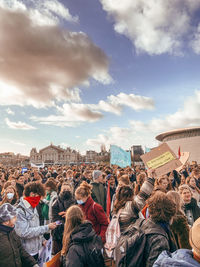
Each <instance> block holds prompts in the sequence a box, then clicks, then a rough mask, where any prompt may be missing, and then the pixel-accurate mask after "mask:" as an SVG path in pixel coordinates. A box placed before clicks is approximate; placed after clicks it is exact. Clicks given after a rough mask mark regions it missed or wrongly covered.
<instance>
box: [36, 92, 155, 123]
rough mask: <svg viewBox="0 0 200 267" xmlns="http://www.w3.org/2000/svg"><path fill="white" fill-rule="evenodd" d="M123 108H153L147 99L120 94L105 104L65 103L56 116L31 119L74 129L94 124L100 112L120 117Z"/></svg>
mask: <svg viewBox="0 0 200 267" xmlns="http://www.w3.org/2000/svg"><path fill="white" fill-rule="evenodd" d="M123 106H128V107H131V108H132V109H134V110H136V111H138V110H141V109H146V110H149V109H150V110H151V109H153V108H154V101H153V100H152V98H149V97H144V96H139V95H134V94H129V95H128V94H124V93H120V94H118V95H117V96H114V95H110V96H108V97H107V102H106V101H103V100H101V101H99V103H98V104H82V103H70V104H68V103H66V104H64V105H63V106H62V107H59V106H57V107H56V108H57V111H58V114H56V115H49V116H47V117H35V116H32V117H31V119H32V120H34V121H36V122H39V123H41V124H48V125H55V126H60V127H65V126H68V127H75V126H78V125H80V123H83V122H96V121H97V120H99V119H101V118H103V114H102V113H101V112H100V111H104V112H111V113H114V114H117V115H120V114H121V111H122V107H123Z"/></svg>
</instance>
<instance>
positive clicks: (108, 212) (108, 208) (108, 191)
mask: <svg viewBox="0 0 200 267" xmlns="http://www.w3.org/2000/svg"><path fill="white" fill-rule="evenodd" d="M110 206H111V198H110V181H108V188H107V197H106V215H107V217H108V219H109V221H110Z"/></svg>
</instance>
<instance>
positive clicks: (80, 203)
mask: <svg viewBox="0 0 200 267" xmlns="http://www.w3.org/2000/svg"><path fill="white" fill-rule="evenodd" d="M77 203H78V204H79V205H83V204H84V203H85V202H83V200H82V199H80V200H77Z"/></svg>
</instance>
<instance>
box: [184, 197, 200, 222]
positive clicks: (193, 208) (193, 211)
mask: <svg viewBox="0 0 200 267" xmlns="http://www.w3.org/2000/svg"><path fill="white" fill-rule="evenodd" d="M184 212H185V215H186V217H187V219H188V223H189V225H190V226H192V225H193V223H194V222H195V221H196V220H197V219H198V218H199V217H200V208H199V207H198V205H197V201H196V199H194V198H191V202H190V203H189V204H185V205H184ZM190 215H191V216H192V217H191V216H190Z"/></svg>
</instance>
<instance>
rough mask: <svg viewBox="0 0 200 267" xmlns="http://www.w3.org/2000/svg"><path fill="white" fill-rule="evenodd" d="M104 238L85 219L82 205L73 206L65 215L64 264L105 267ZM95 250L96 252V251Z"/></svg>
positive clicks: (66, 266)
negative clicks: (102, 251)
mask: <svg viewBox="0 0 200 267" xmlns="http://www.w3.org/2000/svg"><path fill="white" fill-rule="evenodd" d="M102 248H103V243H102V240H101V238H100V237H99V236H97V235H96V233H95V231H94V230H93V228H92V224H91V223H90V222H89V221H85V219H84V214H83V212H82V210H81V208H80V207H78V206H75V205H73V206H71V207H70V208H69V209H68V210H67V212H66V216H65V230H64V234H63V247H62V251H61V255H62V256H63V266H65V267H72V266H76V267H86V266H87V267H93V266H96V267H104V259H103V255H102V253H101V250H102ZM94 252H95V253H94Z"/></svg>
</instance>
